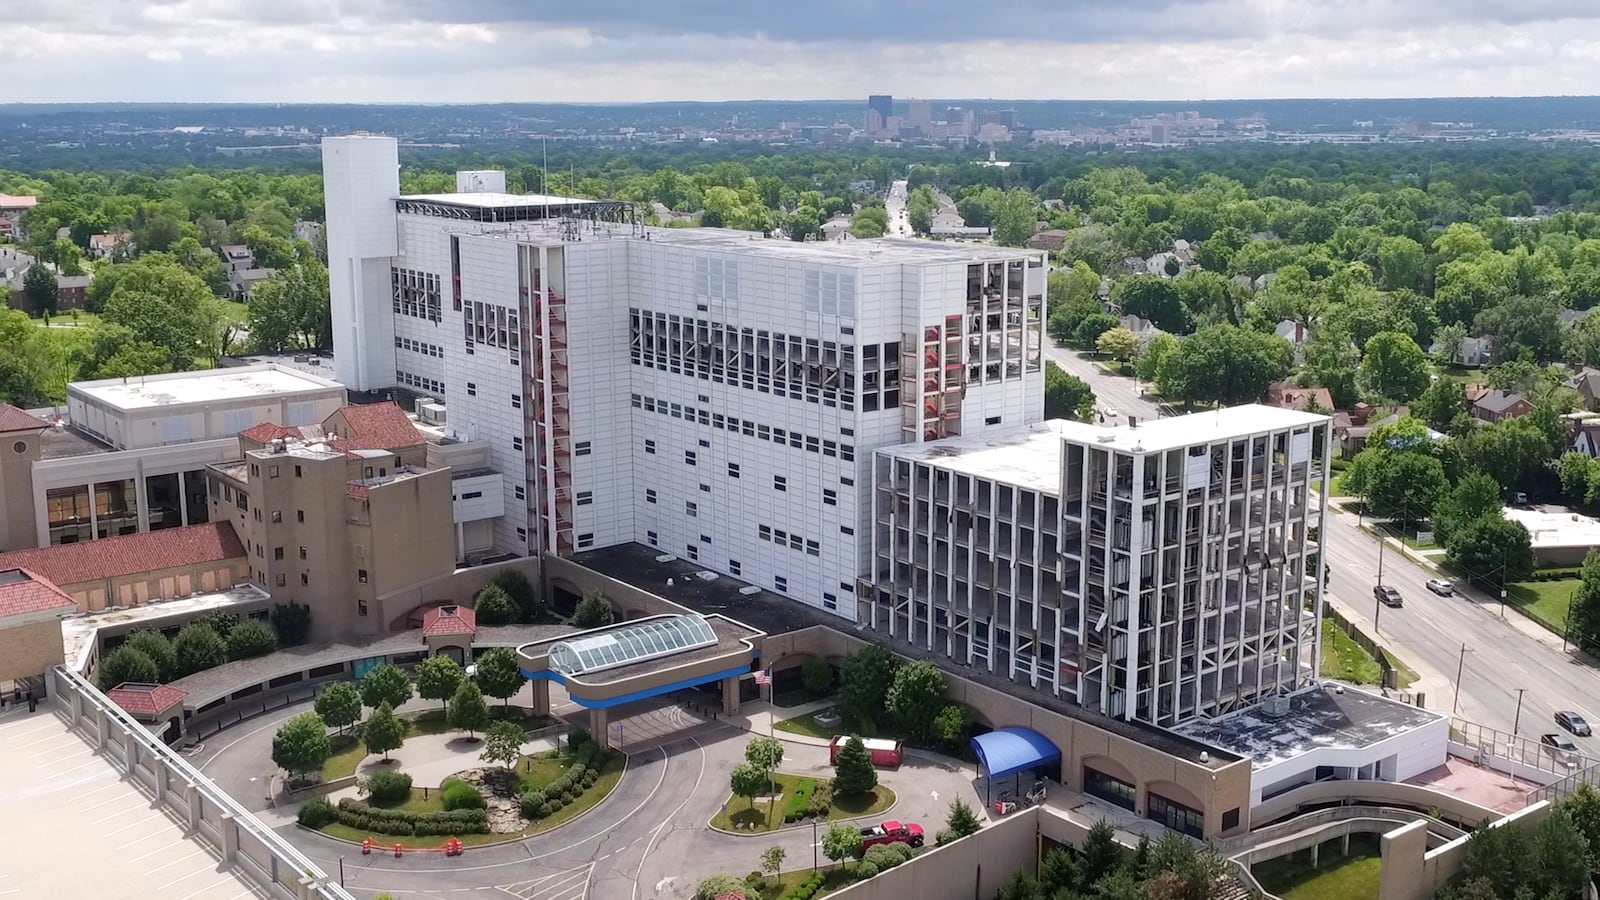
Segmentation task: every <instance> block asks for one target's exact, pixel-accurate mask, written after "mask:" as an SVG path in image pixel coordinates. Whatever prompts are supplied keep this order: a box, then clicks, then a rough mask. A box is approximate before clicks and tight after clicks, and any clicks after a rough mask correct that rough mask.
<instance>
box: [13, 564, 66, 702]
mask: <svg viewBox="0 0 1600 900" xmlns="http://www.w3.org/2000/svg"><path fill="white" fill-rule="evenodd" d="M76 606H77V604H76V603H74V602H73V600H72V598H71V597H68V596H67V595H66V594H63V593H62V592H61V591H60V590H58V589H57V588H56V586H55V585H53V584H51V583H50V582H49V581H47V580H45V579H44V578H41V577H40V576H38V575H36V574H35V573H33V572H30V571H28V570H27V569H21V568H14V567H13V568H6V567H3V566H0V688H3V687H5V686H6V685H7V682H9V683H11V684H14V685H17V686H18V687H19V688H22V687H24V686H28V687H27V688H26V689H29V690H31V689H32V688H31V685H32V683H33V680H34V679H37V678H38V677H39V676H40V675H43V674H44V672H45V670H46V669H48V668H50V667H51V666H56V665H60V664H61V660H62V649H61V619H62V618H63V617H65V616H67V615H70V614H71V613H72V612H73V610H74V609H75V608H76Z"/></svg>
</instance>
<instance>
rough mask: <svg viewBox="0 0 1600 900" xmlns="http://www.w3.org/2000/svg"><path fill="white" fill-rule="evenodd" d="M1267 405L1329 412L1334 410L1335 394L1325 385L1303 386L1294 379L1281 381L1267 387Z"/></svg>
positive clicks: (1302, 410)
mask: <svg viewBox="0 0 1600 900" xmlns="http://www.w3.org/2000/svg"><path fill="white" fill-rule="evenodd" d="M1267 405H1268V406H1276V407H1278V408H1280V409H1293V410H1298V411H1300V412H1309V411H1314V412H1321V413H1328V412H1332V411H1333V395H1332V394H1331V393H1329V392H1328V389H1327V388H1325V387H1301V386H1300V385H1298V384H1295V383H1294V382H1292V381H1280V382H1278V383H1277V384H1273V385H1269V386H1268V387H1267Z"/></svg>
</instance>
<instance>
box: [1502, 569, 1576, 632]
mask: <svg viewBox="0 0 1600 900" xmlns="http://www.w3.org/2000/svg"><path fill="white" fill-rule="evenodd" d="M1579 584H1581V582H1580V581H1579V580H1578V579H1576V578H1568V579H1564V580H1561V581H1525V582H1522V583H1520V584H1511V585H1507V586H1506V602H1507V603H1509V604H1511V605H1512V606H1514V607H1516V609H1517V611H1518V612H1520V613H1522V614H1523V615H1525V616H1527V617H1528V618H1530V619H1532V620H1534V621H1535V622H1538V623H1539V624H1540V625H1543V626H1544V627H1546V628H1548V629H1550V630H1551V631H1553V632H1555V633H1556V634H1565V633H1566V630H1567V611H1568V609H1569V608H1570V607H1571V606H1572V596H1573V595H1574V594H1576V593H1577V592H1578V586H1579Z"/></svg>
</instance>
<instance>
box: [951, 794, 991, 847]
mask: <svg viewBox="0 0 1600 900" xmlns="http://www.w3.org/2000/svg"><path fill="white" fill-rule="evenodd" d="M944 827H945V828H947V829H949V830H950V835H951V837H953V838H956V839H960V838H964V837H966V836H967V835H969V834H977V833H978V829H980V828H982V827H983V821H982V820H980V819H979V818H978V814H977V813H975V812H973V810H972V807H971V806H970V805H969V804H968V803H967V802H966V801H965V800H962V799H961V798H960V797H957V798H956V799H954V800H952V801H950V815H949V816H948V817H947V818H946V819H945V822H944Z"/></svg>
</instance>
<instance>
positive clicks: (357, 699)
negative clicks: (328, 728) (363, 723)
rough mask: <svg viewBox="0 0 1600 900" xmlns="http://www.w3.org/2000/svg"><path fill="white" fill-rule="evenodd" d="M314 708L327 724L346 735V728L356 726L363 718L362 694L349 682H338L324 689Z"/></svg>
mask: <svg viewBox="0 0 1600 900" xmlns="http://www.w3.org/2000/svg"><path fill="white" fill-rule="evenodd" d="M312 708H313V709H315V710H316V711H317V715H319V716H321V717H322V721H323V722H324V723H325V724H328V725H332V726H333V727H335V728H337V729H339V733H340V734H344V729H345V726H347V725H354V724H355V723H356V722H357V721H358V720H360V718H361V693H360V692H359V691H357V690H356V686H355V685H353V684H351V683H350V682H348V681H336V682H334V683H333V684H330V685H328V686H327V687H325V688H323V689H322V693H320V694H318V695H317V702H316V704H315V705H314V706H313V707H312Z"/></svg>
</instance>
